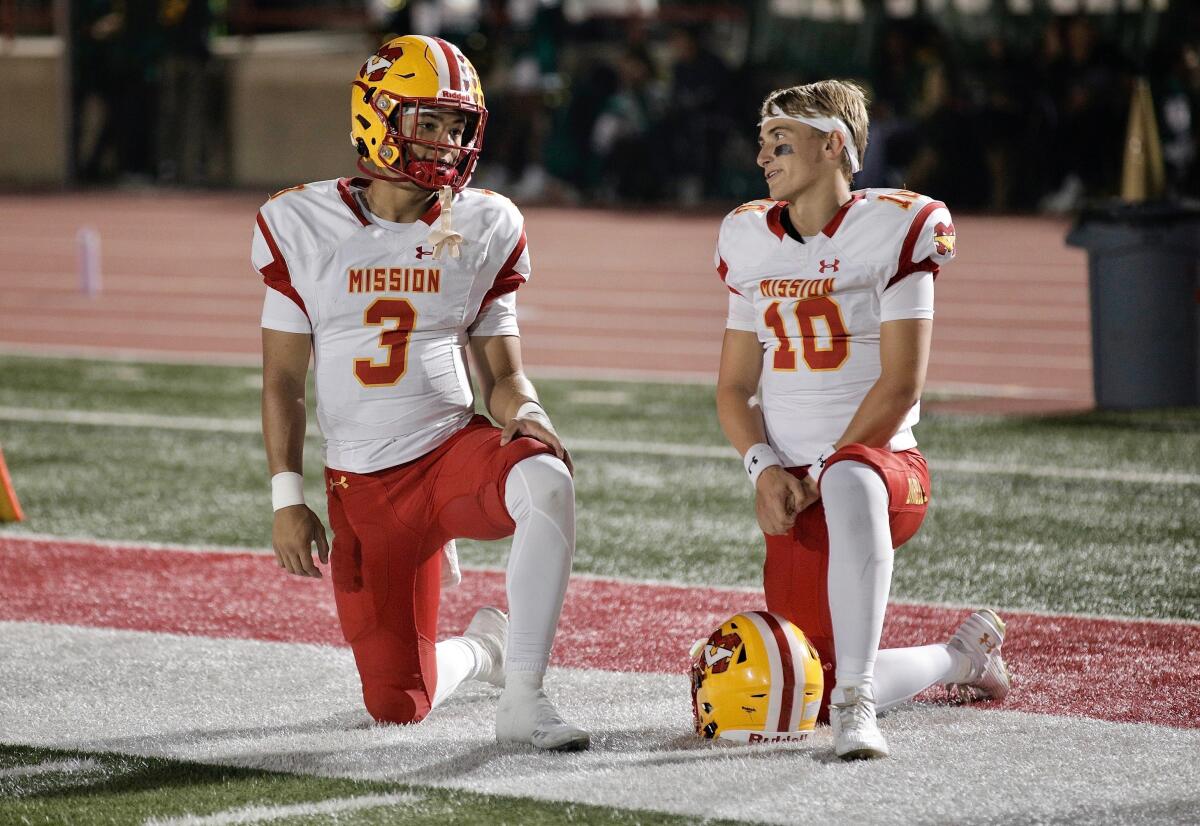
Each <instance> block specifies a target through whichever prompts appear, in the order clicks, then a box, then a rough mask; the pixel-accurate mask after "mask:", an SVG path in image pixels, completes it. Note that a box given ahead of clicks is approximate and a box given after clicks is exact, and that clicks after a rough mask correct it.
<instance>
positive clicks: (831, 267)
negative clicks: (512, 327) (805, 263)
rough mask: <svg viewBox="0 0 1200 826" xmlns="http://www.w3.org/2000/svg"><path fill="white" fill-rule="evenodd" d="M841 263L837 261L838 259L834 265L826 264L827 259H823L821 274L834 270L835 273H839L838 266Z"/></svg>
mask: <svg viewBox="0 0 1200 826" xmlns="http://www.w3.org/2000/svg"><path fill="white" fill-rule="evenodd" d="M840 263H841V260H840V259H837V258H835V259H833V263H832V264H829V263H826V261H825V259H824V258H822V259H821V272H822V273H824V272H825V270H833V271H834V272H837V271H838V264H840Z"/></svg>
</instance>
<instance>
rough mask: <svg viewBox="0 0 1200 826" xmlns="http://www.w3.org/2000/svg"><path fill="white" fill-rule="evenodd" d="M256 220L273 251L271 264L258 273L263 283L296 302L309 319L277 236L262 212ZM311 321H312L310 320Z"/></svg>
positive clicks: (264, 238) (268, 247) (268, 246)
mask: <svg viewBox="0 0 1200 826" xmlns="http://www.w3.org/2000/svg"><path fill="white" fill-rule="evenodd" d="M255 220H256V221H257V222H258V230H259V232H261V233H262V236H263V240H264V241H266V242H267V249H269V250H270V251H271V263H270V264H267V265H266V266H264V267H262V268H261V269H260V270H259V271H258V272H259V274H261V275H262V277H263V283H265V284H266V285H267V286H268V287H270V288H271V289H273V290H278V291H279V292H281V293H283V294H284V295H286V296H287V297H288V298H290V299H291V300H292V301H294V302H296V306H297V307H299V308H300V310H301V312H303V313H304V315H305V316H306V317H308V308H307V307H305V306H304V299H303V298H301V297H300V293H298V292H296V288H295V287H293V286H292V273H291V271H290V270H288V265H287V261H286V260H285V259H284V257H283V253H282V252H280V251H279V245H278V244H276V243H275V236H273V235H272V234H271V229H270V227H268V226H267V222H266V220H265V219H264V218H263V214H262V212H259V213H258V217H257V218H256V219H255ZM309 321H312V319H311V318H309Z"/></svg>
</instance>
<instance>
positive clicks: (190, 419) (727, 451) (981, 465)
mask: <svg viewBox="0 0 1200 826" xmlns="http://www.w3.org/2000/svg"><path fill="white" fill-rule="evenodd" d="M0 421H19V422H36V423H39V424H45V423H54V424H82V425H92V426H96V427H139V428H155V429H160V430H190V431H204V432H209V433H244V434H251V433H252V434H258V433H261V432H262V423H261V422H259V420H258V419H222V418H216V417H201V416H160V415H155V414H149V413H118V412H113V411H102V410H43V409H41V408H36V407H0ZM307 435H308V436H310V437H315V436H319V435H320V433H319V431H317V430H316V428H315V426H314V425H312V423H310V426H309V430H308V433H307ZM565 441H566V443H567V445H568V446H569V447H570V448H571V450H573V451H576V452H580V453H587V452H591V453H612V454H618V455H635V456H636V455H642V456H676V457H681V458H686V459H730V460H733V459H736V458H737V454H736V453H735V452H734V450H733V448H732V447H729V446H727V445H726V446H721V445H689V444H673V443H670V442H626V441H613V440H609V439H582V438H581V439H577V438H573V437H571V436H570V434H567V435H566V437H565ZM930 461H931V463H932V465H933V470H934V472H950V473H967V474H973V475H989V474H991V475H996V474H1000V475H1011V476H1033V477H1036V478H1043V479H1087V480H1089V481H1099V482H1129V483H1136V484H1150V485H1169V486H1181V485H1200V474H1195V473H1154V472H1150V471H1139V470H1121V469H1119V468H1117V469H1113V468H1070V467H1034V466H1031V465H1021V464H1017V463H1014V462H1005V463H994V462H972V461H966V460H955V459H937V458H936V457H930Z"/></svg>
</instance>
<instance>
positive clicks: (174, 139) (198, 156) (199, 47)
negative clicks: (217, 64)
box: [158, 0, 214, 184]
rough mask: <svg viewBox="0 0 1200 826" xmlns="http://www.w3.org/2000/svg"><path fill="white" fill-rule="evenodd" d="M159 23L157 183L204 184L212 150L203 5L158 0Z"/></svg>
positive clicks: (199, 0)
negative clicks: (160, 41)
mask: <svg viewBox="0 0 1200 826" xmlns="http://www.w3.org/2000/svg"><path fill="white" fill-rule="evenodd" d="M158 23H159V25H160V26H161V28H162V37H163V45H164V51H163V59H162V71H161V75H160V77H161V82H160V85H159V91H160V106H159V117H158V177H159V180H160V181H163V182H167V183H170V182H178V183H184V184H196V183H204V182H207V180H208V174H207V160H208V155H209V153H210V151H211V149H210V148H211V146H212V144H213V137H212V118H211V117H209V112H210V111H211V106H210V101H211V100H212V98H213V94H212V88H213V85H214V84H213V77H212V74H211V72H210V68H209V67H210V60H209V58H210V54H209V50H208V31H209V27H210V26H211V24H212V20H211V16H210V14H209V8H208V0H160V2H159V4H158Z"/></svg>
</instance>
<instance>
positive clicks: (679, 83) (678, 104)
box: [663, 27, 733, 206]
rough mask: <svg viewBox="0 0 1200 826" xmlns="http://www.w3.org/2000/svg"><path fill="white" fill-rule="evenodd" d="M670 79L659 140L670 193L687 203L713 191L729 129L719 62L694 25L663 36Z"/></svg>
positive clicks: (726, 76) (723, 75)
mask: <svg viewBox="0 0 1200 826" xmlns="http://www.w3.org/2000/svg"><path fill="white" fill-rule="evenodd" d="M667 42H668V45H669V47H670V55H671V61H672V62H671V70H670V73H671V81H670V87H669V90H668V92H667V100H666V116H665V121H666V123H665V128H664V130H663V131H664V132H665V134H664V138H665V140H666V141H667V144H668V146H669V148H670V157H671V179H672V181H673V183H675V185H677V187H678V189H676V190H675V193H674V197H675V198H676V199H677V200H679V201H680V202H681V203H682V204H684V205H687V206H690V205H694V204H696V203H698V202H700V201H701V200H702V199H704V198H705V197H711V196H712V195H714V194H716V192H715V183H716V182H717V179H718V177H719V176H718V172H717V168H716V167H717V161H718V159H719V158H720V156H721V145H722V143H723V140H724V136H725V135H726V134H727V133H728V132H729V130H730V129H731V128H732V127H733V124H732V122H731V118H730V113H729V111H728V109H729V106H728V104H729V97H728V96H727V86H728V82H729V75H730V73H729V70H728V69H727V68H726V66H725V63H724V61H723V60H722V59H721V58H720V57H718V56H717V55H716V54H714V53H713V52H712V51H711V50H710V49H708V48H707V47H706V46H705V45H704V44H703V42H702V40H701V37H700V31H699V30H698V29H696V28H694V27H676V28H673V29H671V31H670V33H669V34H668V37H667Z"/></svg>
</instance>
